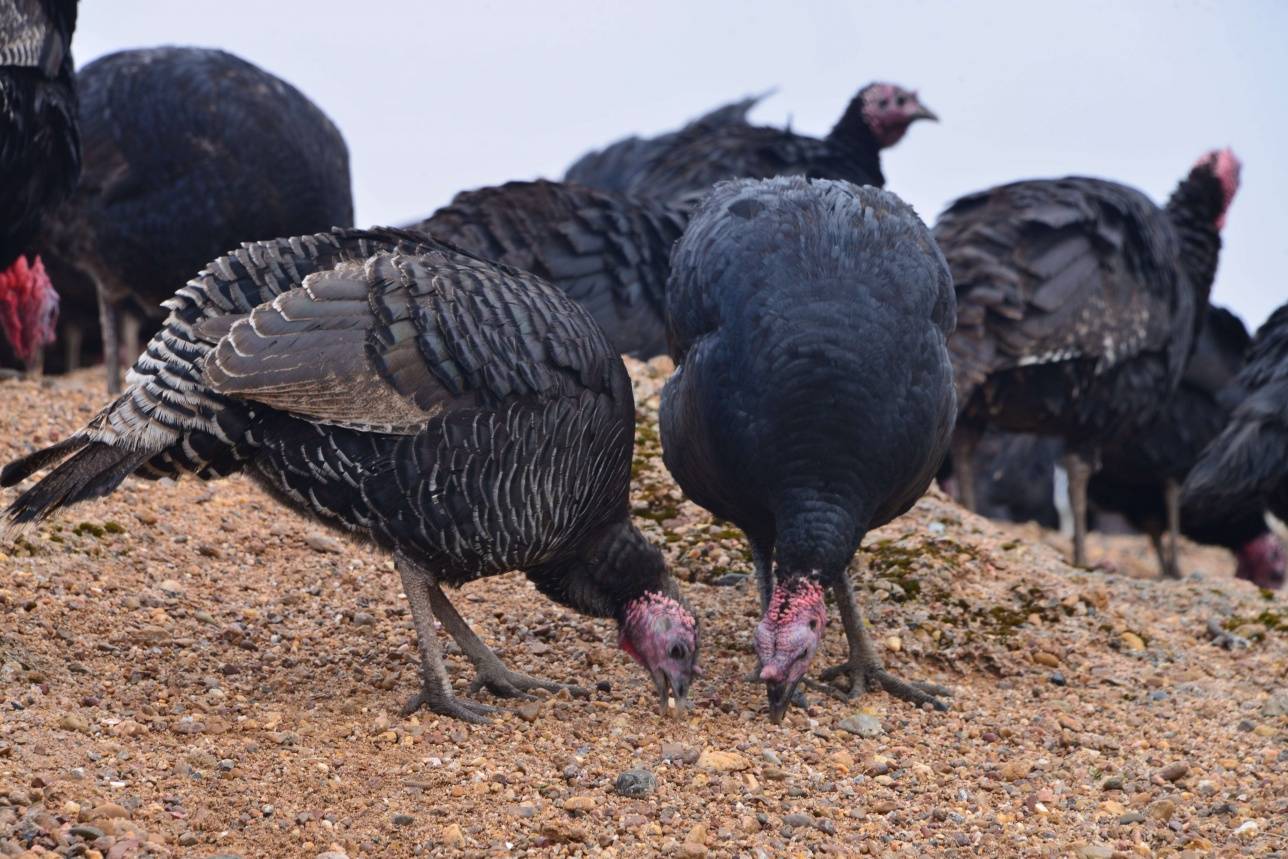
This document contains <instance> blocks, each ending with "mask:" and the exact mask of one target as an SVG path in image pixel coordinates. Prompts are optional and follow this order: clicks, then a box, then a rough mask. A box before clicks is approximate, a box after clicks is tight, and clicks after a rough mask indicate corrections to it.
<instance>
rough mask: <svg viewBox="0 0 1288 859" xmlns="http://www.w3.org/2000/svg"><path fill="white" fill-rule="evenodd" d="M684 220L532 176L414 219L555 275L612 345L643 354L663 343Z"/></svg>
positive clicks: (424, 227) (672, 211) (446, 236)
mask: <svg viewBox="0 0 1288 859" xmlns="http://www.w3.org/2000/svg"><path fill="white" fill-rule="evenodd" d="M686 221H687V216H686V214H685V212H684V211H683V210H681V209H679V208H676V207H674V206H668V205H664V204H662V203H659V202H656V201H652V200H646V199H635V198H631V197H627V196H623V195H621V194H614V193H611V192H605V191H597V190H594V189H592V188H587V187H584V186H581V185H576V184H572V183H559V182H547V181H538V182H509V183H507V184H505V185H501V186H499V187H494V188H482V189H479V190H477V191H466V192H464V193H461V194H457V195H456V198H455V199H454V200H452V202H451V204H450V205H448V206H444V207H443V208H441V209H439V210H438V211H437V212H435V213H434V214H432V215H430V216H429V217H428V218H427V219H425V220H423V221H421V222H420V223H418V224H415V225H413V226H412V229H414V230H416V231H418V232H425V233H428V234H430V235H432V236H434V238H437V239H441V240H443V241H448V242H451V243H452V244H454V245H457V246H458V247H461V248H464V249H465V250H468V251H471V252H473V253H476V254H478V255H479V256H481V257H483V258H485V259H491V260H496V261H498V262H503V263H506V264H507V265H512V266H515V267H516V268H521V269H524V270H525V271H529V272H532V273H533V274H535V275H537V276H538V277H540V278H542V279H544V280H547V281H549V282H550V283H553V284H554V285H555V286H558V287H559V288H560V289H562V290H563V291H564V292H566V293H567V294H568V295H569V297H571V298H572V299H574V300H575V301H576V302H577V303H578V304H580V305H581V306H582V307H584V308H586V310H587V311H589V312H590V315H591V316H593V317H595V321H596V322H598V323H599V324H600V326H601V327H602V328H603V329H604V333H605V334H607V335H608V339H609V341H610V342H611V343H612V344H613V347H614V348H615V349H616V350H617V351H618V353H620V354H629V355H631V356H633V357H636V358H639V359H642V360H648V359H649V358H652V357H653V356H654V355H660V354H663V353H664V352H666V324H665V322H664V309H663V296H664V295H665V291H666V276H667V273H668V271H669V270H670V254H671V246H672V245H673V244H674V243H675V240H676V239H678V238H679V237H680V233H682V232H683V231H684V225H685V222H686Z"/></svg>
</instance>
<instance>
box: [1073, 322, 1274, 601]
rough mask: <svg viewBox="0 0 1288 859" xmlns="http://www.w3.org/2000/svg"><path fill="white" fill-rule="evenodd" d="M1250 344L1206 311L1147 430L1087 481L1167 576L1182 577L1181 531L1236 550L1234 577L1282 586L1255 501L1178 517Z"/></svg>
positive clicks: (1099, 502)
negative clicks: (1177, 378) (1172, 389)
mask: <svg viewBox="0 0 1288 859" xmlns="http://www.w3.org/2000/svg"><path fill="white" fill-rule="evenodd" d="M1250 342H1251V338H1250V337H1249V336H1248V331H1247V329H1246V328H1244V326H1243V323H1242V322H1241V321H1239V318H1238V317H1237V316H1235V315H1234V314H1233V313H1231V312H1230V311H1228V310H1226V309H1225V308H1222V307H1212V308H1210V309H1209V311H1208V314H1207V318H1206V319H1205V320H1204V323H1203V328H1202V330H1201V332H1200V334H1199V339H1198V342H1197V344H1196V346H1195V349H1194V354H1193V356H1192V357H1191V358H1190V361H1189V364H1188V365H1187V366H1186V368H1185V373H1184V375H1183V376H1182V377H1181V383H1180V386H1179V387H1178V388H1177V389H1176V393H1175V394H1173V395H1172V398H1171V400H1169V401H1168V403H1167V405H1166V406H1165V407H1164V408H1163V410H1162V412H1161V413H1160V414H1159V416H1158V417H1157V418H1156V419H1155V420H1154V422H1153V423H1152V424H1150V426H1148V427H1147V428H1146V429H1144V430H1142V431H1141V432H1140V433H1139V434H1138V435H1136V436H1133V437H1132V438H1130V439H1128V440H1126V441H1123V442H1118V443H1116V444H1112V445H1108V446H1106V447H1105V448H1104V451H1103V453H1102V468H1101V470H1100V471H1099V472H1098V473H1097V474H1096V475H1095V476H1094V477H1092V478H1091V482H1090V485H1089V498H1090V500H1091V502H1092V503H1093V504H1094V505H1095V506H1096V507H1097V508H1098V509H1102V510H1108V511H1112V512H1116V513H1121V514H1123V515H1124V516H1125V517H1126V518H1127V521H1128V522H1130V523H1131V525H1132V527H1134V528H1136V529H1137V530H1138V531H1142V532H1144V533H1146V534H1148V535H1149V537H1150V539H1151V541H1152V542H1153V544H1154V550H1155V551H1156V552H1157V554H1158V560H1159V565H1160V567H1161V569H1162V572H1163V575H1165V576H1168V577H1171V578H1180V576H1181V569H1180V564H1179V557H1178V555H1177V549H1178V546H1177V539H1178V537H1179V535H1180V534H1182V533H1183V534H1185V535H1186V536H1187V537H1189V538H1190V539H1192V540H1194V541H1196V542H1199V543H1206V544H1210V545H1218V546H1224V547H1226V548H1228V549H1229V550H1230V551H1231V552H1234V554H1235V557H1236V558H1237V561H1238V568H1237V573H1236V575H1237V577H1238V578H1241V579H1246V580H1248V581H1252V582H1255V583H1257V584H1259V585H1261V586H1263V587H1277V586H1279V585H1281V584H1282V583H1283V576H1284V554H1283V548H1282V546H1281V545H1280V543H1279V539H1278V538H1277V537H1276V536H1274V534H1272V533H1271V532H1270V530H1269V529H1268V528H1267V527H1266V520H1265V515H1264V512H1263V509H1264V508H1263V506H1262V504H1261V503H1260V499H1257V498H1255V497H1254V498H1251V499H1249V498H1243V499H1233V498H1231V499H1229V503H1227V504H1225V505H1223V506H1222V507H1221V508H1219V509H1214V510H1209V511H1206V514H1205V515H1204V516H1202V517H1200V516H1198V515H1195V514H1196V513H1197V511H1193V512H1192V513H1191V515H1189V516H1187V517H1185V518H1184V519H1182V517H1181V510H1180V487H1181V483H1182V482H1183V481H1184V480H1185V476H1186V475H1187V474H1188V473H1189V471H1190V469H1191V468H1193V467H1194V463H1195V462H1197V461H1198V458H1199V455H1200V454H1201V453H1202V451H1203V449H1204V447H1206V446H1207V445H1208V443H1209V442H1211V441H1212V439H1214V438H1216V437H1217V435H1218V434H1220V432H1221V430H1222V429H1223V428H1224V427H1225V425H1226V423H1227V421H1228V420H1229V417H1230V410H1231V408H1232V406H1233V404H1234V403H1233V402H1231V400H1237V399H1238V391H1237V388H1238V385H1237V384H1235V377H1236V376H1237V375H1238V373H1239V371H1240V370H1241V369H1242V367H1243V364H1244V358H1245V355H1246V353H1247V350H1248V346H1249V344H1250ZM1164 534H1167V535H1168V539H1167V541H1164V540H1163V535H1164Z"/></svg>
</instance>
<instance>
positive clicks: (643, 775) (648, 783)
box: [613, 769, 657, 796]
mask: <svg viewBox="0 0 1288 859" xmlns="http://www.w3.org/2000/svg"><path fill="white" fill-rule="evenodd" d="M613 787H614V788H615V789H616V790H617V792H618V793H620V794H621V795H622V796H648V795H649V794H651V793H652V792H653V791H654V790H656V789H657V777H656V776H654V775H653V773H651V772H649V771H648V770H646V769H629V770H627V771H626V772H624V773H622V774H621V775H619V776H618V777H617V782H616V783H615V784H614V785H613Z"/></svg>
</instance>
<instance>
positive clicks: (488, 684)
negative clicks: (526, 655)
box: [468, 656, 589, 698]
mask: <svg viewBox="0 0 1288 859" xmlns="http://www.w3.org/2000/svg"><path fill="white" fill-rule="evenodd" d="M480 689H486V690H488V691H489V692H491V693H492V694H493V695H495V696H496V697H498V698H531V697H532V696H531V695H529V694H528V693H529V692H531V691H532V690H533V689H544V690H546V691H547V692H561V691H563V690H564V689H567V690H568V694H570V695H572V696H573V697H574V698H587V697H589V695H587V693H586V690H585V689H582V688H581V687H580V686H574V685H572V684H569V683H556V682H555V681H553V680H544V679H542V678H540V677H533V676H531V675H529V674H524V673H523V672H521V671H511V670H510V669H509V668H506V667H505V665H504V663H502V662H501V660H500V659H497V658H496V657H495V656H494V657H493V662H492V663H491V664H489V663H487V662H484V663H483V664H482V665H480V666H479V668H478V673H477V674H475V675H474V680H473V682H471V683H470V687H469V690H468V691H469V693H470V694H473V693H475V692H477V691H478V690H480Z"/></svg>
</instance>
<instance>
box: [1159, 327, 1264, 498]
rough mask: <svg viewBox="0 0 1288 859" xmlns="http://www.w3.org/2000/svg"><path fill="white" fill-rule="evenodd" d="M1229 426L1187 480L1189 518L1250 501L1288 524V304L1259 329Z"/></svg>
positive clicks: (1216, 439) (1240, 383)
mask: <svg viewBox="0 0 1288 859" xmlns="http://www.w3.org/2000/svg"><path fill="white" fill-rule="evenodd" d="M1237 384H1238V389H1239V391H1238V392H1239V394H1240V395H1241V396H1240V398H1239V399H1238V402H1237V405H1235V406H1234V409H1233V412H1232V414H1231V416H1230V420H1229V422H1228V423H1227V424H1226V426H1225V428H1224V429H1222V431H1221V434H1220V435H1218V436H1217V437H1216V438H1215V439H1214V440H1213V441H1212V443H1211V444H1209V445H1208V446H1207V447H1206V448H1205V449H1204V451H1203V453H1202V455H1201V456H1200V458H1199V461H1198V462H1197V463H1196V464H1195V465H1194V467H1193V468H1192V469H1191V470H1190V472H1189V476H1188V477H1187V478H1186V480H1185V485H1184V491H1183V496H1182V498H1183V505H1184V510H1185V514H1186V517H1187V518H1188V517H1190V516H1193V517H1195V518H1198V519H1207V518H1209V517H1211V516H1213V515H1215V514H1219V513H1220V512H1221V511H1222V510H1228V509H1232V508H1234V509H1237V508H1238V507H1240V506H1243V505H1247V504H1248V503H1249V502H1257V503H1259V504H1261V505H1264V506H1265V507H1266V508H1267V509H1268V510H1269V511H1270V512H1271V513H1273V514H1274V515H1275V516H1277V517H1279V518H1280V519H1282V520H1286V521H1288V304H1285V305H1284V306H1282V307H1280V308H1279V309H1278V310H1276V311H1275V312H1274V313H1273V314H1271V316H1270V318H1269V319H1267V320H1266V322H1265V324H1263V325H1262V326H1261V328H1260V329H1258V330H1257V335H1256V337H1255V338H1254V339H1253V343H1252V347H1251V349H1250V351H1249V353H1248V360H1247V364H1246V366H1245V367H1244V368H1243V370H1242V371H1241V372H1240V373H1239V376H1238V379H1237Z"/></svg>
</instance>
